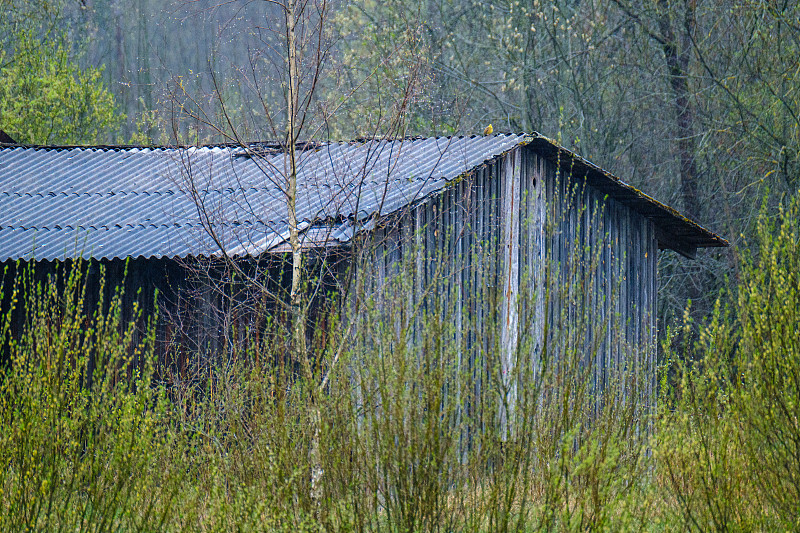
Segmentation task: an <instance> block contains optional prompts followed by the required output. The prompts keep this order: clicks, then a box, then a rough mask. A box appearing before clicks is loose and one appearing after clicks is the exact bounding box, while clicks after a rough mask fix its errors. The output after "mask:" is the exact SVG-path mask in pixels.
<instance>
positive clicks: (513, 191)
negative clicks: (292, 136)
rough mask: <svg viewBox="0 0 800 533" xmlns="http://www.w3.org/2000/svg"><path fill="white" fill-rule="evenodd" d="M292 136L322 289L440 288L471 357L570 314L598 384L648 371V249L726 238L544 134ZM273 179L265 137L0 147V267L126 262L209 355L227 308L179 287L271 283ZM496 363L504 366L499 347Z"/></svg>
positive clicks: (131, 276) (273, 157)
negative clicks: (185, 143) (242, 280)
mask: <svg viewBox="0 0 800 533" xmlns="http://www.w3.org/2000/svg"><path fill="white" fill-rule="evenodd" d="M298 148H299V151H298V153H299V154H300V155H299V172H298V178H297V179H298V187H297V191H298V192H297V214H298V218H299V220H300V226H301V229H302V239H303V246H304V248H305V249H307V250H308V254H309V255H313V256H314V257H323V256H324V257H335V258H336V261H335V263H336V265H337V267H336V268H331V269H330V270H329V271H328V274H327V275H328V276H329V279H327V280H326V283H330V285H331V287H336V284H337V280H336V277H337V275H340V274H341V272H343V271H344V270H345V269H343V268H342V265H345V266H346V265H352V264H354V263H355V262H358V263H359V264H360V265H361V266H362V268H360V269H358V270H357V272H358V275H357V277H358V278H359V280H360V284H359V286H360V287H361V289H360V290H361V291H362V293H363V291H367V292H370V291H371V292H373V293H377V292H380V290H381V287H382V286H385V285H386V284H387V282H388V281H390V280H391V279H392V277H393V276H396V275H398V273H399V272H403V273H404V274H406V275H410V276H411V279H412V280H413V281H412V282H411V285H409V287H411V288H410V289H408V290H409V292H410V294H409V295H408V297H407V300H406V301H407V302H408V303H410V304H414V302H416V301H417V300H419V299H420V298H422V297H423V296H422V295H423V294H429V293H430V291H429V290H428V289H427V288H429V287H432V286H434V285H436V286H437V287H438V288H437V291H438V292H439V293H446V294H445V297H444V300H446V302H447V304H446V306H447V307H448V308H449V309H451V318H452V320H453V321H454V322H455V323H456V324H457V328H456V329H457V330H458V331H460V332H462V331H463V333H458V342H459V343H463V345H464V349H465V350H466V351H470V350H472V349H474V347H475V346H476V345H477V344H478V343H481V342H486V341H485V339H487V338H490V337H491V338H496V339H497V341H496V343H495V345H496V346H497V347H499V349H500V352H501V353H502V354H512V353H516V352H517V351H519V350H520V349H521V348H520V346H521V345H520V343H521V340H520V339H521V336H523V335H528V337H530V335H529V334H530V332H531V331H533V332H534V337H536V336H537V335H538V336H539V337H538V338H539V341H538V344H537V343H534V345H526V348H525V349H527V350H530V351H531V352H532V354H533V355H534V356H535V354H536V352H537V350H541V349H542V344H543V343H544V342H545V335H552V332H553V331H557V330H568V329H569V328H570V327H571V326H569V324H576V323H579V322H580V321H581V317H582V316H583V317H584V319H588V320H590V321H594V322H595V324H599V325H600V326H601V327H592V328H590V330H591V331H587V332H586V334H585V335H584V336H585V337H586V338H588V339H589V340H588V341H585V342H591V343H592V346H594V348H593V349H591V350H588V351H587V353H588V354H590V355H588V356H587V357H589V358H591V359H593V360H594V361H595V362H596V367H597V368H598V371H597V373H596V380H597V385H598V386H599V387H602V383H603V381H604V380H605V379H607V373H608V369H610V368H613V367H619V366H625V365H626V364H629V363H630V361H628V363H626V362H625V361H626V358H630V357H635V358H637V361H635V363H636V364H644V365H646V366H647V368H654V367H653V357H654V353H655V338H656V318H655V310H656V299H657V292H658V281H657V258H658V252H659V250H663V249H671V250H674V251H676V252H677V253H679V254H681V255H684V256H686V257H688V258H692V257H693V256H694V254H695V251H696V250H697V249H698V248H701V247H715V246H726V245H727V242H726V241H725V240H724V239H722V238H720V237H719V236H717V235H715V234H714V233H712V232H710V231H709V230H707V229H705V228H703V227H702V226H700V225H699V224H697V223H696V222H694V221H691V220H688V219H687V218H685V217H683V216H682V215H680V213H678V212H677V211H675V210H674V209H672V208H670V207H668V206H666V205H664V204H662V203H659V202H658V201H656V200H654V199H653V198H651V197H649V196H647V195H646V194H644V193H643V192H641V191H639V190H637V189H635V188H633V187H631V186H630V185H628V184H626V183H625V182H623V181H622V180H620V179H619V178H617V177H615V176H613V175H612V174H609V173H608V172H606V171H604V170H602V169H600V168H598V167H596V166H594V165H593V164H591V163H590V162H588V161H586V160H584V159H582V158H580V157H579V156H577V155H576V154H574V153H572V152H570V151H568V150H566V149H564V148H562V147H560V146H558V145H557V144H556V143H554V142H553V141H551V140H549V139H548V138H546V137H543V136H541V135H538V134H532V135H493V136H483V137H478V136H473V137H451V138H414V139H402V140H392V141H355V142H347V143H319V144H311V143H306V144H303V145H301V146H299V147H298ZM285 175H286V155H285V153H284V152H283V151H282V150H281V149H280V147H279V146H277V145H271V144H268V143H256V144H252V145H248V146H204V147H160V148H157V147H122V146H120V147H115V146H102V147H100V146H98V147H36V146H18V145H11V144H5V145H0V262H2V263H3V265H4V267H9V270H8V273H7V275H12V274H13V272H14V271H15V268H17V267H16V266H15V265H17V264H18V262H22V263H23V264H24V263H29V262H35V263H36V264H37V266H38V269H37V271H38V272H39V275H42V276H44V275H46V274H47V273H48V272H52V271H53V269H54V268H55V267H56V266H57V265H59V264H72V263H74V261H75V260H77V259H79V258H82V259H84V260H86V263H85V265H86V267H87V268H88V269H89V271H90V273H91V272H96V270H97V269H98V268H99V266H100V265H103V266H105V268H106V272H107V277H108V278H109V281H110V282H112V283H114V282H116V281H119V280H121V279H122V276H123V273H124V272H125V271H126V269H127V277H126V278H125V283H126V285H127V286H128V287H129V290H128V294H130V295H131V298H133V297H137V298H140V299H143V301H144V304H145V308H146V309H151V308H152V306H153V305H154V303H153V302H152V301H151V300H148V299H147V296H146V295H150V294H153V292H154V289H156V288H158V289H159V292H160V295H161V296H160V298H161V301H160V302H159V305H160V306H161V308H162V325H161V327H160V329H159V336H160V338H161V340H162V341H163V342H162V345H163V346H164V347H165V348H164V349H165V350H170V349H174V348H175V346H180V350H179V351H180V352H181V355H180V356H179V358H183V359H187V358H191V357H192V352H194V351H199V350H212V351H213V350H218V349H220V347H221V342H222V341H221V340H220V339H221V338H222V337H224V331H225V330H226V328H230V327H231V323H230V317H231V316H233V315H232V314H231V313H230V312H229V310H226V309H221V308H222V307H225V305H224V304H223V303H222V302H221V301H220V300H219V299H218V298H217V297H216V296H214V294H215V293H214V291H212V290H209V289H208V287H206V289H203V282H200V283H197V284H193V283H192V280H199V279H200V278H201V277H202V276H200V275H199V274H204V275H205V283H206V284H207V285H208V284H211V285H213V283H214V282H213V279H214V276H219V277H220V278H221V279H220V280H219V281H220V283H224V282H226V281H229V280H226V279H224V278H226V277H227V276H230V275H231V274H230V271H228V270H225V269H215V268H214V267H213V266H212V267H204V266H201V265H208V264H213V261H214V260H215V259H216V260H220V259H222V258H226V259H229V260H230V261H234V262H236V263H237V264H240V265H242V268H243V269H244V270H246V269H248V268H251V269H256V268H261V269H262V270H263V271H264V272H266V273H267V274H268V275H267V276H266V278H267V281H265V282H264V285H263V287H272V289H270V291H272V292H274V293H275V294H278V293H280V291H281V287H283V288H284V289H285V287H286V283H287V281H286V280H285V279H283V278H281V272H282V270H283V269H282V265H284V266H285V261H286V260H287V254H286V252H287V249H288V248H287V238H288V222H287V220H288V219H287V202H286V195H285V178H284V176H285ZM204 261H205V262H204ZM208 261H211V263H209V262H208ZM365 265H366V266H368V267H367V268H363V266H365ZM409 272H410V274H409ZM190 287H193V289H194V290H195V297H194V298H193V299H190V298H188V297H186V296H185V295H186V293H188V291H189V290H190ZM198 287H200V288H199V289H198ZM136 288H141V289H142V291H141V293H139V295H138V296H134V295H136V294H137V293H136V291H135V290H134V289H136ZM203 290H205V291H206V292H205V293H203ZM198 291H199V292H198ZM198 294H199V296H198ZM203 294H205V296H203ZM356 297H363V294H362V295H361V296H356ZM378 300H380V299H378ZM182 302H183V303H182ZM187 302H191V303H187ZM264 305H265V306H266V307H269V303H265V304H264ZM242 316H243V315H236V316H235V317H234V319H235V320H242V319H243V318H242ZM468 316H469V318H467V317H468ZM490 316H491V317H494V319H493V320H489V317H490ZM220 317H227V318H226V320H228V322H226V321H225V320H223V319H221V318H220ZM467 322H469V324H471V326H467ZM186 324H191V326H186ZM488 330H491V331H488ZM546 331H549V332H550V333H547V334H546V333H545V332H546ZM170 347H172V348H170ZM504 361H506V362H505V363H504V364H503V367H502V369H501V372H503V374H504V375H505V374H510V373H511V372H512V370H513V369H511V368H510V366H511V365H513V362H512V358H511V357H510V355H509V356H508V357H505V358H504ZM179 364H185V361H184V362H180V363H179ZM653 375H654V374H653Z"/></svg>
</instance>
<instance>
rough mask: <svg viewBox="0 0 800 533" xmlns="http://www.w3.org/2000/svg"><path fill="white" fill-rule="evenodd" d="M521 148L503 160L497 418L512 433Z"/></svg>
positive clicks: (514, 398) (516, 324) (515, 391)
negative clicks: (501, 402)
mask: <svg viewBox="0 0 800 533" xmlns="http://www.w3.org/2000/svg"><path fill="white" fill-rule="evenodd" d="M520 155H521V150H520V149H519V148H517V149H516V150H514V151H513V152H511V153H509V154H508V155H507V156H506V157H505V160H504V162H503V175H502V177H503V185H504V190H503V211H502V212H503V220H502V224H503V227H502V236H503V237H502V239H503V240H502V242H503V263H502V264H503V269H504V272H503V278H502V280H503V298H502V305H503V307H502V315H501V319H502V321H503V326H502V330H501V331H502V337H501V357H502V359H501V374H502V376H501V378H502V383H503V387H504V392H505V395H506V405H505V406H504V409H503V410H502V411H501V422H502V423H504V424H505V426H504V428H503V429H504V431H503V433H504V436H505V432H506V431H509V432H511V433H513V431H514V429H513V426H512V424H513V419H514V413H515V408H516V394H517V384H516V368H515V365H516V354H517V343H518V340H519V339H518V334H519V331H518V319H519V317H518V301H519V231H520V227H519V211H520V208H519V203H520V190H519V189H520V171H521V161H520Z"/></svg>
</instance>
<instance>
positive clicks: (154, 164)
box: [0, 135, 525, 261]
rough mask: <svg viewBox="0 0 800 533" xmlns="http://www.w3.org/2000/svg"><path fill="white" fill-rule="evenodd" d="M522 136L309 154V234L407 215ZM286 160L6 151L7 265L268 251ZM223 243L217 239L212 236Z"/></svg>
mask: <svg viewBox="0 0 800 533" xmlns="http://www.w3.org/2000/svg"><path fill="white" fill-rule="evenodd" d="M524 140H525V137H524V136H522V135H495V136H489V137H452V138H431V139H406V140H396V141H368V142H351V143H330V144H325V145H321V146H319V147H317V148H315V149H312V150H304V151H301V152H299V164H298V169H299V170H298V176H297V179H298V193H297V215H298V218H299V219H300V221H301V222H302V223H303V224H302V225H303V226H304V227H309V226H310V225H311V224H313V223H319V222H321V221H325V220H335V221H339V223H338V225H337V226H336V227H335V228H334V229H333V233H332V235H331V238H333V239H335V240H336V241H337V242H346V241H347V240H349V239H350V238H351V237H352V235H353V231H354V225H353V224H352V223H349V222H347V221H348V220H350V221H352V220H355V219H357V220H361V219H364V218H367V217H371V216H383V215H387V214H391V213H393V212H396V211H397V210H399V209H402V208H403V207H405V206H407V205H409V204H410V203H412V202H414V201H416V200H419V199H421V198H424V197H426V196H428V195H430V194H432V193H435V192H437V191H440V190H442V188H443V187H444V186H445V184H446V183H447V181H449V180H453V179H455V178H457V177H458V176H460V175H462V174H464V173H465V172H468V171H469V170H471V169H473V168H475V167H477V166H479V165H481V164H482V163H483V162H484V161H486V160H489V159H492V158H494V157H496V156H498V155H500V154H502V153H504V152H506V151H508V150H510V149H513V148H514V147H515V146H517V145H518V144H519V143H521V142H524ZM287 166H288V163H287V161H286V156H285V155H284V154H282V153H278V152H276V151H275V150H272V151H271V152H270V151H259V150H257V149H254V150H245V149H243V148H232V147H196V148H195V147H193V148H153V149H150V148H92V147H86V148H82V147H74V148H58V147H52V148H48V147H13V146H5V147H2V148H0V261H6V260H9V259H18V258H24V259H29V258H33V257H35V258H36V259H48V260H53V259H64V258H67V257H76V256H78V255H83V256H84V257H90V256H91V257H95V258H114V257H118V258H124V257H129V256H130V257H138V256H143V257H165V256H166V257H176V256H178V257H185V256H192V255H195V256H198V255H206V256H208V255H215V254H218V253H219V252H220V246H219V244H218V243H217V242H216V241H215V239H216V240H218V241H220V244H222V246H224V247H225V249H226V250H227V251H229V252H231V251H232V252H233V253H235V254H242V255H245V254H259V253H263V252H264V251H266V250H267V249H269V247H271V246H274V245H277V244H280V242H281V240H282V239H283V238H285V235H286V233H287V227H288V225H287V223H288V222H287V215H288V213H287V206H286V197H285V194H284V192H283V191H284V190H285V184H286V178H285V176H286V168H287ZM212 234H213V237H214V238H212Z"/></svg>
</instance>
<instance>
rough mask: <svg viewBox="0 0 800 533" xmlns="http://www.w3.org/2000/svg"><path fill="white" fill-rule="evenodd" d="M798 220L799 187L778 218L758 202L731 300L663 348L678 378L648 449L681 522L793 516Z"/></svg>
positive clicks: (699, 524)
mask: <svg viewBox="0 0 800 533" xmlns="http://www.w3.org/2000/svg"><path fill="white" fill-rule="evenodd" d="M799 229H800V200H798V199H797V197H795V199H793V200H792V201H791V202H790V203H789V205H788V206H786V207H785V208H782V209H781V210H780V213H779V216H778V217H776V219H775V220H772V219H771V218H770V217H769V216H767V211H766V209H764V210H762V213H761V215H760V217H759V219H758V224H757V234H756V235H757V241H758V247H759V254H758V255H757V256H756V257H750V256H748V257H747V258H746V259H745V260H744V261H743V264H742V268H741V276H742V278H741V281H740V283H739V286H738V295H737V298H736V300H735V302H734V304H733V305H732V307H731V308H729V309H725V308H724V307H723V306H722V305H721V304H719V303H718V304H717V307H716V310H715V312H714V314H713V316H712V317H711V319H710V321H709V322H708V324H706V325H704V326H703V327H702V328H700V332H699V335H698V336H697V337H696V339H695V340H694V341H692V342H689V341H686V343H685V346H684V348H683V349H682V350H678V351H674V350H671V349H669V347H667V349H666V352H667V355H668V356H669V357H672V359H673V363H672V366H671V370H673V371H674V372H675V376H676V379H675V383H674V387H672V388H665V390H664V391H663V392H664V397H663V399H662V401H663V407H664V409H663V410H662V413H661V418H660V422H659V428H658V431H657V433H656V438H657V440H656V441H655V445H654V449H655V456H656V458H657V460H658V463H657V464H658V465H659V466H660V468H662V475H663V476H664V480H665V485H666V488H667V489H668V490H667V491H666V493H665V501H666V503H667V504H668V507H667V509H668V510H669V511H670V512H674V513H676V516H677V517H679V519H680V521H681V523H682V524H683V527H686V528H689V529H694V530H705V529H709V528H711V529H715V530H730V529H733V530H753V529H757V530H762V531H775V530H783V531H788V530H796V529H797V528H798V527H799V526H800V522H798V516H800V503H798V502H800V474H799V473H800V425H799V424H798V420H800V344H798V335H797V329H798V325H800V290H799V289H798V288H799V287H800V278H798V273H800V230H799ZM688 326H689V320H688V318H687V327H686V329H685V331H684V338H686V339H688V338H689V336H690V335H691V331H692V330H691V328H690V327H688Z"/></svg>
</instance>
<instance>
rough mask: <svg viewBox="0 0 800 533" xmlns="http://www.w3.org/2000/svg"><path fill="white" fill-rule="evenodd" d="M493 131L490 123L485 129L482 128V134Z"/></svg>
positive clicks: (489, 133) (488, 133)
mask: <svg viewBox="0 0 800 533" xmlns="http://www.w3.org/2000/svg"><path fill="white" fill-rule="evenodd" d="M493 131H494V128H493V127H492V125H491V124H489V125H488V126H486V129H485V130H483V134H484V135H491V134H492V132H493Z"/></svg>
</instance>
